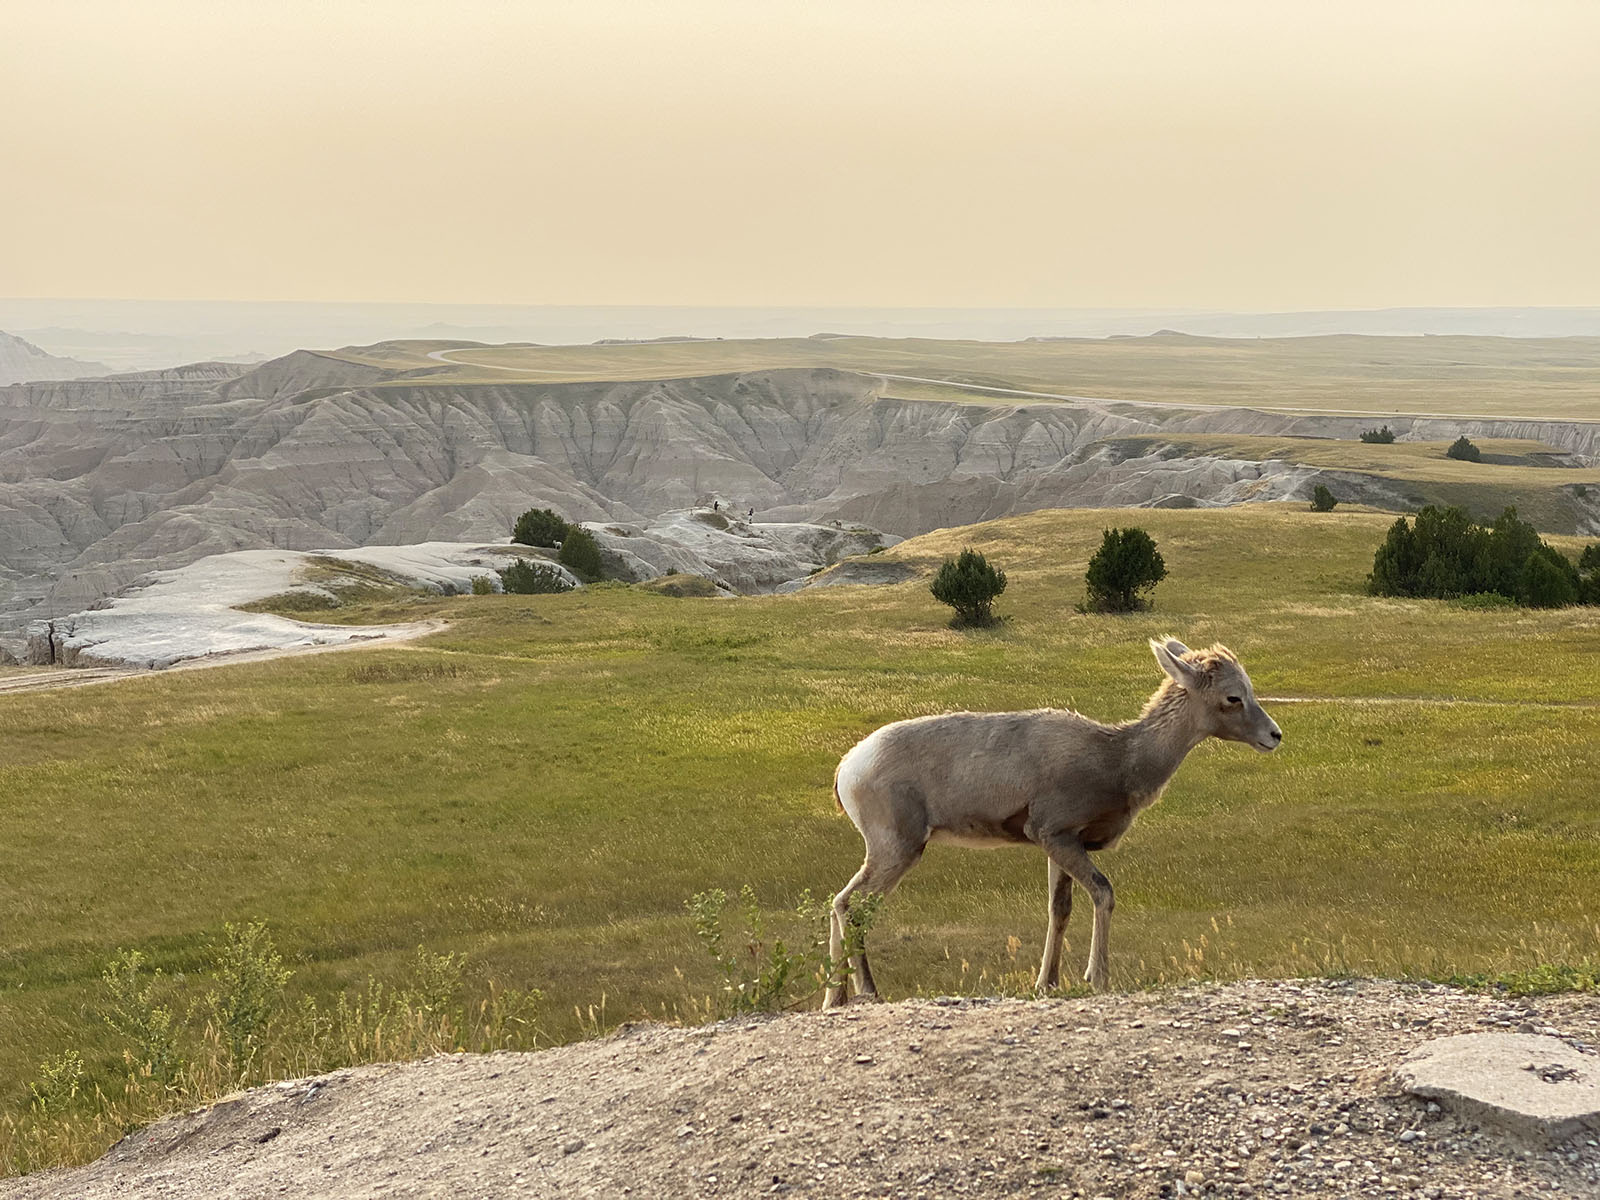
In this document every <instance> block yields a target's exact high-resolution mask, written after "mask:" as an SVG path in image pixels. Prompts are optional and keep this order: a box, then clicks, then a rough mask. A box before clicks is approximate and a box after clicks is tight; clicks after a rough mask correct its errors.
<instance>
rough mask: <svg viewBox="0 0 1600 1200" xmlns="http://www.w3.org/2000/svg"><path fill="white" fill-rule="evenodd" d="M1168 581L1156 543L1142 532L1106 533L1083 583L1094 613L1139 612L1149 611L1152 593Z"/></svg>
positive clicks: (1127, 530) (1163, 562)
mask: <svg viewBox="0 0 1600 1200" xmlns="http://www.w3.org/2000/svg"><path fill="white" fill-rule="evenodd" d="M1166 577H1167V564H1166V562H1165V561H1164V560H1163V559H1162V557H1161V551H1159V550H1157V549H1156V543H1155V539H1154V538H1152V537H1151V536H1150V535H1149V534H1148V533H1146V532H1145V531H1144V530H1143V529H1139V528H1137V527H1134V528H1129V529H1107V530H1106V531H1105V533H1104V535H1103V536H1102V537H1101V539H1100V549H1098V550H1096V551H1095V553H1094V557H1093V558H1091V559H1090V560H1089V569H1088V570H1087V571H1085V572H1084V575H1083V582H1084V584H1085V586H1086V587H1087V588H1088V590H1089V603H1088V608H1089V610H1090V611H1092V612H1114V613H1121V612H1136V611H1137V610H1139V609H1141V608H1147V607H1149V603H1150V602H1149V592H1150V590H1151V589H1152V588H1154V587H1155V586H1156V584H1158V583H1160V582H1161V581H1162V580H1163V579H1165V578H1166Z"/></svg>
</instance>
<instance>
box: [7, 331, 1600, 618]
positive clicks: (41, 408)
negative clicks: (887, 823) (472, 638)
mask: <svg viewBox="0 0 1600 1200" xmlns="http://www.w3.org/2000/svg"><path fill="white" fill-rule="evenodd" d="M434 374H436V372H434V371H432V370H422V371H399V370H390V369H388V368H385V367H383V366H379V365H371V364H370V363H363V362H356V361H351V360H350V359H347V358H342V357H337V356H331V355H325V354H318V353H314V352H311V351H300V352H297V353H295V354H291V355H288V356H286V357H285V358H281V359H276V360H274V361H272V362H269V363H265V364H262V365H261V366H259V367H256V368H253V369H249V370H246V369H245V368H242V367H238V366H229V365H225V364H216V363H210V364H204V363H203V364H197V365H194V366H191V367H185V368H180V369H176V370H172V371H164V372H154V373H149V374H143V375H127V376H118V377H115V378H111V379H104V380H91V381H76V382H61V383H39V384H30V385H21V386H14V387H8V388H0V634H5V633H7V632H9V633H10V634H11V635H13V636H15V634H16V633H17V632H18V631H20V630H21V629H22V628H23V627H24V626H25V625H26V624H27V623H28V622H30V621H32V620H38V619H42V618H48V617H58V616H61V615H63V614H66V613H71V612H76V611H79V610H82V609H84V608H86V607H88V606H89V605H90V604H93V603H95V602H96V601H98V600H100V599H102V598H103V597H106V596H109V595H113V594H115V593H116V592H117V591H119V590H120V589H122V588H124V587H126V586H127V585H128V584H130V583H131V582H132V581H133V580H135V579H136V578H138V577H139V576H141V575H144V574H146V573H147V572H149V571H152V570H162V569H171V568H175V567H179V566H183V565H185V564H187V563H191V562H194V561H196V560H197V559H199V558H202V557H204V556H205V555H208V554H217V553H224V552H228V551H233V550H244V549H330V548H331V549H336V550H337V549H349V548H353V547H357V546H368V545H375V544H378V545H399V544H406V543H415V542H425V541H483V540H487V539H495V538H500V537H503V536H505V534H506V532H507V531H508V530H509V529H510V527H511V523H512V521H513V520H514V519H515V517H516V516H517V515H518V514H519V513H521V512H522V511H524V510H525V509H527V508H529V507H533V506H541V507H544V506H548V507H552V508H556V509H558V510H560V511H561V512H563V513H564V514H565V515H566V516H567V517H568V518H569V519H574V520H584V521H595V522H601V523H605V524H618V525H620V526H633V527H639V526H643V525H644V524H646V523H647V522H649V521H650V519H651V518H653V517H657V516H659V515H660V514H662V513H666V512H671V511H675V510H684V509H688V508H690V507H692V506H696V505H709V504H710V503H711V502H712V501H713V500H721V501H722V503H723V506H724V508H727V507H731V508H732V509H733V510H734V511H736V512H744V511H747V510H748V509H749V508H751V507H754V508H755V510H756V516H757V519H758V520H759V521H764V522H779V523H782V522H795V521H811V522H819V523H821V524H824V525H831V523H832V522H833V521H836V520H837V521H840V522H842V523H844V524H846V525H848V524H852V523H862V524H866V525H870V526H873V527H875V528H878V529H883V530H886V531H889V532H891V533H894V534H898V535H902V536H910V535H913V534H917V533H921V532H926V531H927V530H929V529H934V528H938V527H940V526H947V525H956V524H965V523H968V522H972V521H978V520H983V519H986V518H991V517H998V516H1003V515H1006V514H1009V513H1015V512H1023V511H1028V510H1030V509H1037V508H1044V507H1051V506H1059V505H1087V504H1174V503H1181V504H1194V503H1199V504H1227V503H1235V502H1237V501H1240V500H1246V499H1275V498H1284V497H1290V496H1302V495H1304V494H1305V493H1306V492H1307V491H1308V490H1309V488H1310V486H1311V484H1312V483H1313V481H1314V480H1315V479H1317V478H1322V477H1325V476H1323V475H1319V473H1318V472H1316V471H1315V470H1313V469H1310V468H1307V467H1304V466H1299V465H1293V464H1287V463H1272V462H1266V463H1257V462H1244V461H1235V460H1228V459H1217V458H1192V457H1191V458H1184V459H1172V458H1168V457H1163V455H1162V454H1161V453H1160V451H1159V450H1148V451H1141V454H1142V457H1128V456H1127V454H1126V453H1124V452H1122V451H1119V450H1118V449H1117V448H1116V447H1115V445H1102V444H1099V443H1102V442H1104V441H1105V440H1106V439H1109V438H1117V437H1120V436H1122V435H1126V434H1134V433H1161V432H1164V431H1165V432H1172V433H1179V432H1184V433H1192V432H1219V433H1230V432H1231V433H1270V434H1306V435H1317V436H1340V437H1346V438H1349V437H1354V436H1355V435H1356V434H1357V433H1358V432H1359V431H1360V429H1361V428H1363V427H1364V425H1366V424H1370V419H1364V418H1361V417H1340V416H1316V415H1302V416H1292V415H1283V414H1274V413H1264V412H1258V411H1253V410H1248V409H1210V410H1201V409H1185V408H1178V407H1170V408H1169V407H1162V406H1156V405H1136V404H1124V403H1115V402H1110V401H1083V402H1075V403H1054V402H1049V401H1038V402H1000V401H997V402H995V403H993V404H954V403H941V402H937V401H917V400H896V399H885V398H883V394H882V393H883V390H884V387H885V385H884V383H883V381H882V380H881V379H880V378H879V377H876V376H868V375H861V374H855V373H851V372H846V371H838V370H831V369H796V370H774V371H756V372H748V373H742V374H731V375H721V376H714V377H707V378H693V379H672V380H660V381H642V382H624V383H607V382H596V383H539V382H529V381H526V380H525V379H523V378H521V377H518V376H511V377H508V378H507V380H505V381H504V382H493V383H480V384H460V383H450V382H446V381H444V380H435V379H433V378H432V376H433V375H434ZM1389 423H1390V424H1391V425H1392V426H1393V427H1394V428H1395V429H1396V431H1397V432H1399V433H1400V434H1401V436H1403V437H1404V436H1417V437H1426V438H1429V439H1437V438H1453V437H1455V436H1457V435H1459V434H1462V433H1465V434H1467V435H1468V436H1472V437H1479V436H1499V437H1526V438H1535V439H1538V440H1541V441H1544V442H1546V443H1548V444H1550V445H1552V446H1555V447H1558V448H1560V449H1564V450H1569V451H1574V452H1577V453H1580V454H1584V455H1589V456H1595V455H1600V426H1596V425H1585V424H1580V423H1573V422H1550V421H1487V420H1442V419H1420V418H1419V419H1413V418H1393V419H1391V420H1390V421H1389ZM1363 489H1365V490H1363ZM1369 493H1370V494H1369ZM1340 494H1341V495H1342V496H1344V497H1345V498H1346V499H1348V500H1360V499H1372V500H1374V501H1376V502H1378V503H1393V502H1394V501H1393V498H1392V497H1391V496H1389V495H1388V494H1387V491H1386V485H1383V484H1381V483H1378V482H1374V481H1372V480H1370V479H1366V478H1365V477H1355V478H1354V479H1353V480H1352V481H1351V482H1350V484H1349V486H1347V487H1344V488H1342V489H1341V492H1340ZM1597 502H1600V498H1597ZM619 536H620V535H619ZM613 548H614V549H619V548H618V547H613ZM619 552H620V549H619ZM652 561H653V560H652ZM658 565H659V564H658ZM760 578H761V579H762V580H764V582H761V583H759V584H758V586H768V585H770V583H771V582H772V581H771V577H770V575H768V576H761V577H760Z"/></svg>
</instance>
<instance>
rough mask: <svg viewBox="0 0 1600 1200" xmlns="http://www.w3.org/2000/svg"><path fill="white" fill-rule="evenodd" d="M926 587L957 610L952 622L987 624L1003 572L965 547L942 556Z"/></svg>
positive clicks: (1003, 581) (1003, 579)
mask: <svg viewBox="0 0 1600 1200" xmlns="http://www.w3.org/2000/svg"><path fill="white" fill-rule="evenodd" d="M928 590H929V591H931V592H932V593H933V598H934V599H935V600H937V601H939V603H941V604H948V605H949V606H950V607H951V608H953V609H955V610H956V615H955V620H954V622H953V624H956V625H989V624H992V623H993V622H994V612H993V606H994V599H995V597H996V596H998V595H999V594H1000V593H1001V592H1003V591H1005V590H1006V573H1005V572H1004V571H1001V570H999V569H997V568H995V567H992V566H990V565H989V560H988V559H986V558H985V557H984V556H983V555H981V554H979V553H978V552H977V551H976V550H974V549H972V548H971V547H968V548H967V549H965V550H963V551H962V552H961V553H960V554H958V555H957V556H956V557H955V558H947V559H945V561H944V565H943V566H942V567H940V568H939V571H938V574H936V575H935V576H934V577H933V583H932V584H930V585H929V589H928Z"/></svg>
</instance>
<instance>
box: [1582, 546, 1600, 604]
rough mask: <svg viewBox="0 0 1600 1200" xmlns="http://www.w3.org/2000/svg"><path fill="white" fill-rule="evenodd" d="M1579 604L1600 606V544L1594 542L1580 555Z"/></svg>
mask: <svg viewBox="0 0 1600 1200" xmlns="http://www.w3.org/2000/svg"><path fill="white" fill-rule="evenodd" d="M1578 574H1579V579H1578V603H1579V604H1600V542H1592V543H1590V544H1589V545H1587V546H1585V547H1584V548H1583V553H1582V554H1580V555H1578Z"/></svg>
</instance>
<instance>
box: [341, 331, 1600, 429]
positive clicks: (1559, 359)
mask: <svg viewBox="0 0 1600 1200" xmlns="http://www.w3.org/2000/svg"><path fill="white" fill-rule="evenodd" d="M439 350H442V351H444V352H445V353H446V355H447V356H448V358H449V359H450V360H451V363H453V364H454V365H446V364H444V363H441V362H440V361H438V360H436V359H431V358H429V357H427V356H428V354H429V353H431V352H433V351H439ZM339 353H340V354H343V355H345V356H347V357H352V358H354V359H356V360H358V361H365V362H373V363H378V364H381V365H384V366H390V367H397V368H402V369H404V368H424V369H427V370H429V371H433V372H435V373H436V374H435V375H434V376H433V377H434V378H437V379H438V380H439V381H440V382H448V383H462V382H469V381H470V382H478V383H505V382H507V381H508V380H517V379H521V380H524V381H548V382H560V381H573V380H594V379H602V380H638V379H669V378H680V377H683V376H690V375H706V374H718V373H723V372H730V371H747V370H757V369H770V368H777V367H838V368H842V369H846V370H853V371H863V372H868V373H888V374H894V375H910V376H920V377H925V378H931V379H937V380H952V381H955V382H956V383H958V384H968V385H976V386H978V387H997V388H1016V389H1022V390H1029V391H1042V392H1050V393H1061V394H1067V395H1077V396H1095V397H1105V398H1111V399H1117V400H1133V401H1143V402H1147V403H1159V404H1216V405H1245V406H1251V407H1260V408H1271V409H1283V410H1292V411H1302V410H1303V411H1329V412H1356V413H1371V414H1372V415H1374V416H1379V417H1381V416H1384V415H1395V414H1400V413H1434V414H1447V415H1468V416H1511V417H1547V418H1556V419H1565V420H1600V338H1529V339H1518V338H1491V337H1365V336H1357V335H1337V336H1328V337H1300V338H1202V337H1189V336H1185V335H1179V334H1158V335H1156V336H1154V337H1147V338H1105V339H1098V338H1096V339H1087V338H1085V339H1063V340H1061V341H1045V342H973V341H954V340H941V339H918V338H867V337H831V338H770V339H751V340H736V341H694V342H652V343H640V344H630V345H614V346H598V345H597V346H462V345H461V344H460V343H454V344H452V343H444V342H426V343H420V342H419V343H409V342H397V343H388V344H386V345H384V346H382V347H376V348H367V349H364V350H361V351H340V352H339ZM410 382H415V381H410ZM887 387H888V389H889V392H890V394H892V395H896V396H906V397H919V398H930V399H952V400H969V401H970V400H981V401H986V402H991V403H992V402H994V401H995V400H996V399H1001V400H1003V399H1004V397H1003V396H1000V397H997V396H996V395H995V394H993V393H984V392H981V391H970V390H965V389H961V388H946V387H938V386H930V385H928V384H925V383H916V382H912V381H905V380H891V381H889V382H888V384H887Z"/></svg>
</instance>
